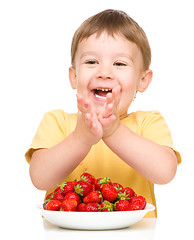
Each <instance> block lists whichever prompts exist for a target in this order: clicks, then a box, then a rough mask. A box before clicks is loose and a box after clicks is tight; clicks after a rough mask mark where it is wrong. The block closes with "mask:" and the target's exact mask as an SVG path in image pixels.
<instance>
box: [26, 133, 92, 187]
mask: <svg viewBox="0 0 194 240" xmlns="http://www.w3.org/2000/svg"><path fill="white" fill-rule="evenodd" d="M89 150H90V147H89V146H88V145H86V144H83V143H82V142H81V141H80V140H79V138H77V137H76V136H75V134H74V133H72V134H70V135H69V136H68V137H67V138H65V139H64V140H63V141H62V142H60V143H59V144H57V145H55V146H54V147H51V148H49V149H39V150H36V151H35V152H34V153H33V155H32V159H31V163H30V177H31V180H32V183H33V184H34V186H35V187H37V188H38V189H40V190H49V189H52V188H54V187H55V186H56V184H60V183H61V182H62V181H63V180H64V178H66V177H67V176H68V175H69V174H70V173H71V172H72V171H73V170H74V169H75V168H76V167H77V165H78V164H79V163H80V162H81V161H82V160H83V159H84V157H85V156H86V155H87V154H88V152H89Z"/></svg>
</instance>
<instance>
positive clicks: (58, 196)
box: [53, 192, 64, 202]
mask: <svg viewBox="0 0 194 240" xmlns="http://www.w3.org/2000/svg"><path fill="white" fill-rule="evenodd" d="M63 198H64V195H63V194H62V193H59V192H56V193H55V194H54V196H53V199H54V200H59V201H61V202H62V201H63Z"/></svg>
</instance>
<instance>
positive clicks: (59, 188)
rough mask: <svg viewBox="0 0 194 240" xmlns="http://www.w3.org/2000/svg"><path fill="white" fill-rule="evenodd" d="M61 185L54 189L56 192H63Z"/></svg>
mask: <svg viewBox="0 0 194 240" xmlns="http://www.w3.org/2000/svg"><path fill="white" fill-rule="evenodd" d="M62 192H63V191H62V190H61V187H57V188H56V189H55V191H54V193H62Z"/></svg>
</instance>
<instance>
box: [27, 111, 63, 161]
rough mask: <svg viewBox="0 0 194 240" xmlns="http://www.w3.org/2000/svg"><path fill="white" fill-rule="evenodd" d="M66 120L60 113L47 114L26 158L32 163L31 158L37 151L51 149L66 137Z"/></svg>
mask: <svg viewBox="0 0 194 240" xmlns="http://www.w3.org/2000/svg"><path fill="white" fill-rule="evenodd" d="M65 122H66V119H65V117H64V115H63V114H62V113H60V111H59V110H58V111H57V110H55V111H51V112H47V113H45V114H44V117H43V119H42V121H41V123H40V125H39V127H38V129H37V132H36V134H35V136H34V139H33V141H32V143H31V146H30V148H29V149H28V151H27V152H26V154H25V158H26V160H27V162H28V163H30V160H31V156H32V154H33V152H34V150H36V149H40V148H50V147H52V146H54V145H56V144H58V143H59V142H61V141H62V140H63V139H64V138H65V137H66V131H65V128H64V126H65V124H66V123H65Z"/></svg>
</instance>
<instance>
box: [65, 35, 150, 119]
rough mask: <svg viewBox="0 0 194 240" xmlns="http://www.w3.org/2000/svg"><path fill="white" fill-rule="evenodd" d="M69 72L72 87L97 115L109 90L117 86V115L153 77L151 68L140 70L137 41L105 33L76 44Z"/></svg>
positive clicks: (120, 113) (139, 53)
mask: <svg viewBox="0 0 194 240" xmlns="http://www.w3.org/2000/svg"><path fill="white" fill-rule="evenodd" d="M69 73H70V74H69V77H70V82H71V85H72V87H73V88H74V89H77V92H79V93H80V94H82V95H83V96H84V97H85V98H89V99H90V100H91V101H92V103H93V106H94V108H95V111H96V113H97V114H99V113H100V112H101V111H102V109H103V106H104V104H105V102H106V94H107V93H108V91H111V90H112V89H113V88H115V87H116V86H118V85H119V86H120V89H121V91H120V102H119V106H118V111H119V115H120V116H123V115H126V114H127V110H128V108H129V106H130V104H131V102H132V101H133V98H134V96H135V94H136V91H140V92H143V91H145V89H146V88H147V86H148V85H149V83H150V81H151V77H152V72H151V70H147V71H144V70H143V59H142V55H141V52H140V50H139V48H138V47H137V45H136V44H134V43H132V42H130V41H128V40H127V39H125V38H124V37H123V36H121V35H115V37H114V38H113V37H112V36H109V35H107V34H106V33H105V32H104V33H102V34H101V35H100V37H99V38H96V34H93V35H92V36H90V37H89V38H87V39H84V40H83V41H81V42H80V43H79V46H78V50H77V53H76V57H75V65H74V68H70V71H69ZM105 90H106V91H105Z"/></svg>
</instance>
